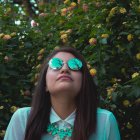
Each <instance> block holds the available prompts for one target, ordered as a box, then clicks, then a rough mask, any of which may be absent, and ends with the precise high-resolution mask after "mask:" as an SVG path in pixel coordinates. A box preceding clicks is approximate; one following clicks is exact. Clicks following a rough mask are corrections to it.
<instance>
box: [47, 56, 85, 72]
mask: <svg viewBox="0 0 140 140" xmlns="http://www.w3.org/2000/svg"><path fill="white" fill-rule="evenodd" d="M54 59H56V60H57V61H59V63H60V62H61V63H60V65H61V66H60V67H59V66H58V67H57V66H55V67H54V66H52V62H53V60H54ZM72 61H73V62H75V63H74V64H76V65H77V69H76V68H72V65H71V64H70V62H71V63H73V62H72ZM65 63H66V64H67V66H68V68H69V69H70V70H73V71H79V70H81V68H82V67H83V63H82V61H81V60H79V59H78V58H71V59H69V60H68V61H67V62H64V61H63V60H62V59H60V58H57V57H54V58H52V59H50V60H49V62H48V65H49V67H50V68H51V69H53V70H60V69H61V68H62V67H63V65H64V64H65Z"/></svg>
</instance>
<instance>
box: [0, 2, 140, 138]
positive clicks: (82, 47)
mask: <svg viewBox="0 0 140 140" xmlns="http://www.w3.org/2000/svg"><path fill="white" fill-rule="evenodd" d="M20 8H22V10H19V7H18V6H15V5H10V4H0V15H2V16H0V24H1V26H0V62H1V63H0V79H1V84H0V100H1V102H0V112H1V113H0V137H3V135H4V132H5V129H6V126H7V124H8V122H9V119H10V117H11V115H12V113H13V112H14V111H15V110H16V109H17V108H19V107H23V106H29V105H30V100H31V97H32V93H33V88H34V86H35V85H36V84H37V79H38V76H39V71H40V68H41V63H42V61H43V59H45V58H46V56H47V55H48V54H49V53H50V52H51V51H52V50H53V49H57V48H59V47H61V46H62V45H71V46H72V47H75V48H76V49H77V50H79V51H80V52H81V53H82V54H83V55H84V56H85V58H86V60H87V66H88V68H89V71H90V73H91V75H92V76H93V79H94V81H95V83H96V84H97V86H98V91H99V93H100V99H101V100H100V106H101V107H104V108H107V109H109V110H111V111H113V112H114V114H115V115H116V117H117V120H118V123H119V128H120V131H121V135H122V139H128V140H132V139H134V138H135V139H136V140H139V139H140V137H139V135H138V134H139V129H140V123H139V119H140V111H139V107H140V75H139V73H140V36H139V35H140V25H139V22H140V20H139V14H140V7H139V2H137V1H135V0H133V1H131V2H130V1H126V2H125V3H123V2H121V1H119V0H118V1H114V0H109V1H107V2H106V1H103V0H98V1H96V0H87V1H80V0H79V1H78V2H77V3H75V2H72V3H71V2H70V1H69V0H65V1H64V3H63V4H60V5H59V6H58V5H55V4H45V3H44V4H42V3H39V4H38V9H39V11H41V12H40V13H39V14H36V17H34V18H30V17H28V16H27V13H26V11H25V9H24V7H20ZM11 17H12V18H11Z"/></svg>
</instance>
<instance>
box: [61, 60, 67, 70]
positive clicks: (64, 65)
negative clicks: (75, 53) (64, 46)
mask: <svg viewBox="0 0 140 140" xmlns="http://www.w3.org/2000/svg"><path fill="white" fill-rule="evenodd" d="M62 69H69V67H68V63H67V62H64V61H63V65H62Z"/></svg>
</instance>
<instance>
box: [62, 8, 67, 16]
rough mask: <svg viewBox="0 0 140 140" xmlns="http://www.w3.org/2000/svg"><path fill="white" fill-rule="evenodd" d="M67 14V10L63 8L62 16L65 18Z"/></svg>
mask: <svg viewBox="0 0 140 140" xmlns="http://www.w3.org/2000/svg"><path fill="white" fill-rule="evenodd" d="M66 14H67V9H66V8H63V9H61V16H65V15H66Z"/></svg>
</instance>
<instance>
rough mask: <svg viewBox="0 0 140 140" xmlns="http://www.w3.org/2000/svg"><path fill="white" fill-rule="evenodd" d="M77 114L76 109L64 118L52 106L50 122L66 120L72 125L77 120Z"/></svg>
mask: <svg viewBox="0 0 140 140" xmlns="http://www.w3.org/2000/svg"><path fill="white" fill-rule="evenodd" d="M75 116H76V110H74V111H73V112H72V113H71V114H70V115H69V116H68V117H67V118H66V119H65V120H62V119H61V118H60V117H59V116H58V115H57V114H56V112H55V111H54V109H53V108H51V112H50V123H56V122H58V121H61V120H62V121H65V122H67V123H69V124H71V125H74V120H75Z"/></svg>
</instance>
